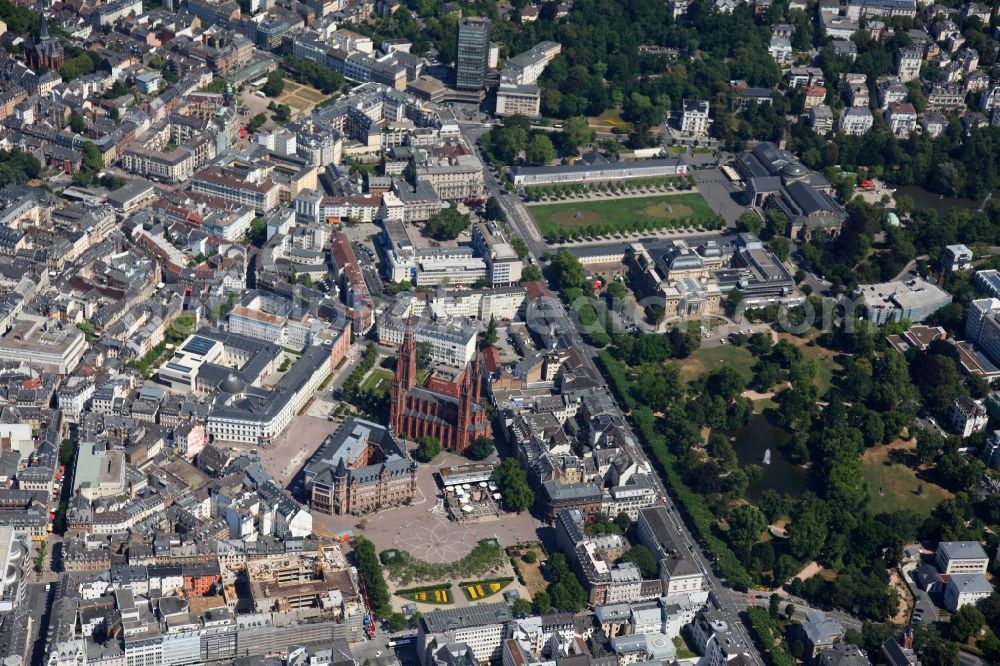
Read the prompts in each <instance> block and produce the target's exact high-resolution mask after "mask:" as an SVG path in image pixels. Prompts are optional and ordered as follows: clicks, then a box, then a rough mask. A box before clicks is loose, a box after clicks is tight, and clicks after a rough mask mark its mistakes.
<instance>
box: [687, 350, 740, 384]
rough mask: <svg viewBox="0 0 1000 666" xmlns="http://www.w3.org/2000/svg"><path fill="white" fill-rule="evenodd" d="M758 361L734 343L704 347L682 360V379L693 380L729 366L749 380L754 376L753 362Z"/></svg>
mask: <svg viewBox="0 0 1000 666" xmlns="http://www.w3.org/2000/svg"><path fill="white" fill-rule="evenodd" d="M756 362H757V359H755V358H754V356H753V354H751V353H750V352H749V351H748V350H747V349H745V348H743V347H734V346H733V345H721V346H718V347H704V348H702V349H699V350H698V351H696V352H695V353H693V354H691V356H689V357H687V358H686V359H684V360H683V361H682V362H681V379H683V380H684V381H687V382H689V381H691V380H692V379H695V378H697V377H700V376H701V375H703V374H705V373H707V372H711V371H712V370H718V369H719V368H723V367H729V368H732V369H733V370H735V371H736V372H738V373H740V374H741V375H742V376H743V377H744V378H745V379H746V380H747V382H749V381H750V380H751V379H752V378H753V371H752V370H751V368H753V364H754V363H756Z"/></svg>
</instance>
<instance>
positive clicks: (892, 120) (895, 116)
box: [885, 102, 917, 137]
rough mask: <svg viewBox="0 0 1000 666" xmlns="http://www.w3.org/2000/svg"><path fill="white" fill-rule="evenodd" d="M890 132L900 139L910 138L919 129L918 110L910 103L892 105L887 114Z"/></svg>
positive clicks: (886, 120)
mask: <svg viewBox="0 0 1000 666" xmlns="http://www.w3.org/2000/svg"><path fill="white" fill-rule="evenodd" d="M885 123H886V125H888V127H889V131H890V132H892V133H893V134H895V135H896V136H898V137H908V136H910V133H911V132H913V130H914V129H916V127H917V110H916V109H915V108H913V105H912V104H910V103H909V102H899V103H897V104H890V105H889V110H888V111H886V114H885Z"/></svg>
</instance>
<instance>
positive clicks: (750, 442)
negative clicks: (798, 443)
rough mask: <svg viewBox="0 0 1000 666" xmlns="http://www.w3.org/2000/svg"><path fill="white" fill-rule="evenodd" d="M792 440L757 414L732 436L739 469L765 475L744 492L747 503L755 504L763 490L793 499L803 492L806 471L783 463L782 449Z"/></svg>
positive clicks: (797, 466) (788, 463) (784, 461)
mask: <svg viewBox="0 0 1000 666" xmlns="http://www.w3.org/2000/svg"><path fill="white" fill-rule="evenodd" d="M790 439H791V435H789V434H788V432H786V431H785V430H783V429H781V428H778V427H776V426H774V425H772V424H771V423H770V422H769V421H768V420H767V419H766V418H764V417H763V416H761V415H760V414H754V415H753V416H751V417H750V421H749V423H747V425H745V426H743V427H742V428H740V429H739V430H737V431H736V432H735V433H733V448H735V449H736V457H737V458H738V459H739V463H740V466H747V465H757V466H758V467H760V468H761V470H762V471H763V473H764V476H763V478H762V479H761V481H760V483H758V484H756V485H753V486H750V487H749V488H748V489H747V499H748V500H750V501H752V502H756V501H758V500H759V499H760V496H761V494H762V493H763V492H764V491H765V490H774V491H776V492H778V493H779V494H785V493H787V494H788V495H791V496H792V497H796V496H797V495H799V494H800V493H801V492H802V490H803V489H804V488H805V483H806V470H805V468H803V467H801V466H799V465H793V464H792V463H790V462H788V461H787V460H785V458H784V456H783V455H782V449H783V447H784V446H785V444H787V443H788V441H789V440H790ZM768 450H770V452H771V455H770V464H767V465H765V464H764V456H765V453H766V452H767V451H768Z"/></svg>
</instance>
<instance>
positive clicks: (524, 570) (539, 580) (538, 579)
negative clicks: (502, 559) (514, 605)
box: [514, 547, 549, 597]
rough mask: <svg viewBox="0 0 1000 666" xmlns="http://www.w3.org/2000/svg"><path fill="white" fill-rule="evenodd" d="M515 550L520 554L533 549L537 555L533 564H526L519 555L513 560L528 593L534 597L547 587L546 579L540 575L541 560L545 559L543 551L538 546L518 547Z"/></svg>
mask: <svg viewBox="0 0 1000 666" xmlns="http://www.w3.org/2000/svg"><path fill="white" fill-rule="evenodd" d="M517 550H518V552H520V553H521V554H522V555H523V554H524V553H527V552H528V551H529V550H530V551H534V553H535V555H536V556H537V559H536V560H535V563H534V564H528V563H527V562H525V561H524V560H522V559H521V558H520V557H515V558H514V562H515V563H516V564H517V568H518V570H519V571H520V572H521V577H522V578H524V586H525V587H526V588H528V594H530V595H531V596H532V597H534V596H535V595H536V594H537V593H539V592H542V591H544V590H546V589H548V587H549V583H548V581H547V580H545V576H543V575H542V560H544V559H546V556H545V551H543V550H542V549H541V548H539V547H534V548H518V549H517Z"/></svg>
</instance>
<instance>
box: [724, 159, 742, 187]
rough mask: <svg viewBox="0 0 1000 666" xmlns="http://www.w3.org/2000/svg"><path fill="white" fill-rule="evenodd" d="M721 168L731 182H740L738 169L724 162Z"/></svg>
mask: <svg viewBox="0 0 1000 666" xmlns="http://www.w3.org/2000/svg"><path fill="white" fill-rule="evenodd" d="M719 170H720V171H722V173H723V175H725V177H726V178H728V179H729V182H730V183H733V184H734V185H735V184H736V183H738V182H740V180H741V179H740V174H738V173H736V169H734V168H733V167H731V166H726V165H725V164H723V165H722V166H721V167H719Z"/></svg>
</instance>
